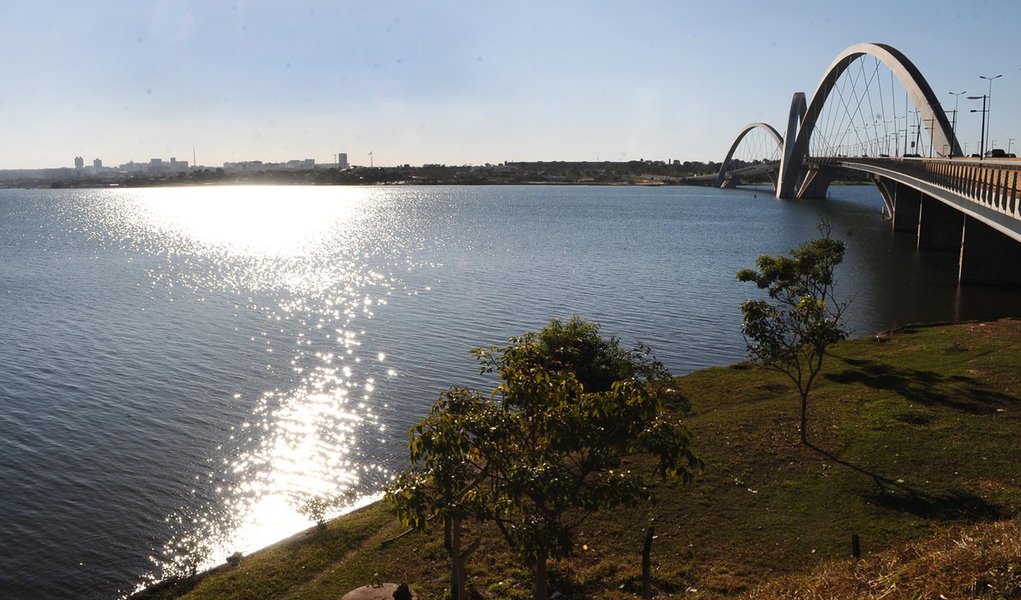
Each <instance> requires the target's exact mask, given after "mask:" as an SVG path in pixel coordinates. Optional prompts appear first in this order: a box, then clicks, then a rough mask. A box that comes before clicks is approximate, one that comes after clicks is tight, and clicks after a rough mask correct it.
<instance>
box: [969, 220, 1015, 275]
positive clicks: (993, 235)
mask: <svg viewBox="0 0 1021 600" xmlns="http://www.w3.org/2000/svg"><path fill="white" fill-rule="evenodd" d="M963 239H964V242H963V243H962V245H961V268H960V272H959V275H958V279H959V280H960V282H961V283H981V284H988V285H1015V286H1021V242H1018V241H1016V240H1013V239H1011V238H1009V237H1007V236H1006V235H1004V234H1002V233H1000V232H999V231H997V230H995V229H993V228H992V227H990V226H988V225H986V224H985V223H982V222H980V221H978V220H976V219H969V218H967V217H965V219H964V236H963Z"/></svg>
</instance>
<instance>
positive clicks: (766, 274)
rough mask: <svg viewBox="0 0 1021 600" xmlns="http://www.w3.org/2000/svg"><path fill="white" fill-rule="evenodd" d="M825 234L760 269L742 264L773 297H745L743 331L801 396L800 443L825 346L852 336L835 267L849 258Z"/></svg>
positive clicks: (744, 274)
mask: <svg viewBox="0 0 1021 600" xmlns="http://www.w3.org/2000/svg"><path fill="white" fill-rule="evenodd" d="M817 229H818V230H819V232H820V236H819V237H818V238H817V239H814V240H810V241H807V242H805V243H803V244H801V245H800V246H798V247H797V248H796V249H794V250H792V251H791V256H789V257H787V256H768V255H762V256H760V257H759V258H758V260H756V261H755V264H756V265H757V266H758V268H759V270H758V271H755V270H753V269H741V270H740V271H738V272H737V278H738V280H740V281H745V282H753V283H755V285H757V286H758V287H759V289H763V290H766V293H767V294H768V296H769V298H770V300H768V301H767V300H745V301H744V302H743V303H742V304H741V313H742V314H743V315H744V321H743V324H742V332H743V333H744V337H745V342H746V344H747V346H748V355H749V356H750V357H751V359H752V360H753V361H754V362H757V363H759V364H761V365H763V366H764V367H766V368H768V369H771V370H773V371H778V372H780V373H783V374H784V375H786V376H787V377H788V378H790V380H791V381H793V382H794V385H795V386H797V388H798V394H799V395H800V397H801V426H800V430H801V442H802V443H803V444H808V433H807V431H806V426H807V421H808V394H809V392H811V390H812V384H813V383H814V382H815V379H816V376H817V375H818V374H819V371H820V370H822V365H823V359H824V358H825V356H826V350H827V348H829V347H830V346H831V345H833V344H835V343H836V342H838V341H840V340H843V339H845V338H846V337H847V331H846V329H845V323H844V311H845V310H846V308H847V306H848V304H849V302H847V301H841V300H838V299H837V298H836V297H835V296H834V271H835V269H836V267H837V265H839V264H840V263H841V261H843V259H844V242H843V241H840V240H834V239H832V238H831V237H830V226H829V224H828V223H826V222H823V223H820V224H819V225H817Z"/></svg>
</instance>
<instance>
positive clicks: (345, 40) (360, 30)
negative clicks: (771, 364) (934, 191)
mask: <svg viewBox="0 0 1021 600" xmlns="http://www.w3.org/2000/svg"><path fill="white" fill-rule="evenodd" d="M1019 21H1021V5H1018V4H1016V3H1014V2H1011V1H1007V0H1001V1H994V0H989V1H984V2H969V3H962V2H948V1H945V0H940V1H935V2H916V1H909V2H896V3H895V2H878V1H873V0H867V1H864V2H858V3H854V4H847V3H829V2H776V3H761V2H752V1H750V0H747V1H746V0H742V1H730V2H727V1H724V2H720V3H708V2H683V1H681V2H667V1H662V2H637V3H632V4H628V5H626V10H625V9H624V7H623V5H619V4H610V3H601V2H578V1H568V2H557V3H546V2H523V3H507V2H505V3H470V2H450V1H442V0H441V1H438V2H431V3H414V2H410V1H399V2H390V3H385V4H383V3H368V2H362V1H354V0H351V1H341V2H334V1H309V0H296V1H294V2H287V3H283V2H273V1H270V0H259V1H257V0H236V1H234V2H208V1H205V0H159V1H152V2H137V1H133V0H111V1H107V2H101V3H82V2H71V1H57V2H48V3H39V2H35V1H28V0H7V1H5V2H4V3H3V4H2V6H0V50H2V51H3V53H4V56H5V57H8V58H7V59H6V60H5V61H4V62H3V64H0V77H2V79H3V81H4V82H5V85H4V86H3V88H0V123H3V128H4V131H3V136H2V139H3V144H0V168H2V169H31V168H52V167H61V166H69V165H72V164H73V162H72V161H73V160H74V157H84V159H85V161H86V164H91V162H92V161H93V160H94V159H96V158H99V159H101V160H102V161H103V164H104V165H117V164H123V163H128V162H131V161H134V162H147V161H149V159H150V158H154V157H163V158H168V157H171V156H176V157H178V158H181V159H182V160H188V161H192V158H193V148H194V149H195V150H194V152H195V154H194V157H195V158H196V159H197V163H198V164H199V165H208V166H217V165H222V164H223V163H225V162H240V161H248V160H263V161H266V162H286V161H288V160H292V159H297V158H314V159H315V160H316V162H317V163H325V162H329V161H331V160H335V155H336V154H337V153H338V152H346V153H347V154H348V160H349V162H350V163H351V164H352V165H368V164H370V162H371V163H372V164H374V165H376V166H394V165H401V164H405V163H407V164H413V165H420V164H424V163H443V164H450V165H461V164H484V163H487V162H489V163H500V162H503V161H507V160H510V161H520V160H572V161H573V160H586V161H595V160H613V161H621V160H637V159H642V158H644V159H647V160H668V159H677V160H682V161H684V160H697V161H710V160H716V161H718V160H721V159H722V158H723V156H724V154H725V153H726V150H727V148H728V147H729V145H730V143H731V142H732V141H733V138H734V136H735V135H736V133H737V132H738V131H739V130H740V128H741V127H743V126H744V125H745V124H747V123H750V122H754V121H765V122H769V123H771V124H774V125H775V126H777V127H779V128H781V129H782V124H783V123H784V122H785V120H786V113H787V109H788V106H789V102H790V97H791V94H793V93H794V92H796V91H804V92H806V93H809V94H810V93H811V92H812V91H813V90H814V87H815V85H816V84H817V83H818V81H819V78H820V77H821V76H822V74H823V72H824V70H825V68H826V67H827V66H828V65H829V63H830V61H831V60H832V59H833V57H835V56H836V55H837V54H838V53H839V52H840V51H841V50H843V49H844V48H845V47H847V46H849V45H851V44H853V43H857V42H863V41H869V42H882V43H887V44H891V45H893V46H895V47H897V48H898V49H900V50H901V51H903V52H904V53H905V54H906V55H907V56H908V58H910V59H911V60H912V61H913V62H914V63H915V65H916V66H917V67H918V68H919V69H920V70H921V72H922V73H923V75H924V76H925V77H926V79H927V80H928V81H929V83H930V84H931V85H932V87H933V90H934V91H935V92H936V94H937V96H938V97H939V98H940V100H941V101H942V103H943V106H944V108H951V109H952V108H953V104H954V97H953V96H951V95H950V94H949V92H951V91H954V92H958V91H963V90H967V91H969V92H970V93H972V94H982V93H986V91H987V88H988V81H987V80H983V79H980V77H979V76H980V75H985V76H995V75H1001V74H1002V75H1003V77H1002V78H999V79H997V80H996V82H995V84H994V86H993V99H992V104H991V112H990V118H991V128H990V137H991V140H990V141H992V140H996V141H997V145H998V146H1002V147H1006V146H1007V145H1008V141H1013V143H1014V144H1015V146H1016V145H1017V143H1018V142H1017V139H1019V138H1021V110H1018V108H1017V107H1019V106H1021V58H1019V57H1018V56H1017V55H1018V43H1017V38H1016V34H1015V24H1016V23H1017V22H1019ZM967 102H968V101H966V100H962V104H961V109H962V110H961V119H960V121H959V125H958V133H959V137H960V139H961V141H962V145H964V144H965V143H970V144H971V145H972V147H975V146H976V142H977V140H978V139H979V133H978V131H979V115H977V114H976V115H973V114H970V113H968V112H965V105H966V104H965V103H967ZM970 108H973V107H971V106H970V105H969V106H968V107H967V109H968V110H970ZM370 154H371V157H370Z"/></svg>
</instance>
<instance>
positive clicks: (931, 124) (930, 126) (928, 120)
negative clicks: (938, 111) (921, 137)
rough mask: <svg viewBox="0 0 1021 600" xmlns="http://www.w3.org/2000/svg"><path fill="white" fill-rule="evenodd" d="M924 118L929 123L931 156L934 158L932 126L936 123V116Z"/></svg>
mask: <svg viewBox="0 0 1021 600" xmlns="http://www.w3.org/2000/svg"><path fill="white" fill-rule="evenodd" d="M922 120H923V121H925V122H926V123H928V124H929V158H932V128H933V126H934V125H935V124H936V117H932V118H931V119H922Z"/></svg>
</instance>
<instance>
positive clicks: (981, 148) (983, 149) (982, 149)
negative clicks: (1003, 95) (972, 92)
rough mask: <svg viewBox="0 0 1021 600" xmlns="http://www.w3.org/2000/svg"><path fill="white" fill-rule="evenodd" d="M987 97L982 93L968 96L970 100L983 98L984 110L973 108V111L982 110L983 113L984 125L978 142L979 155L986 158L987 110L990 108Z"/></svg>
mask: <svg viewBox="0 0 1021 600" xmlns="http://www.w3.org/2000/svg"><path fill="white" fill-rule="evenodd" d="M986 98H988V96H986V95H985V94H982V95H981V96H968V100H980V99H981V100H982V110H979V109H977V108H973V109H971V112H980V113H982V125H981V127H980V129H981V132H982V134H981V136H980V137H979V142H978V155H979V158H985V154H986V112H988V109H987V108H986Z"/></svg>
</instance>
